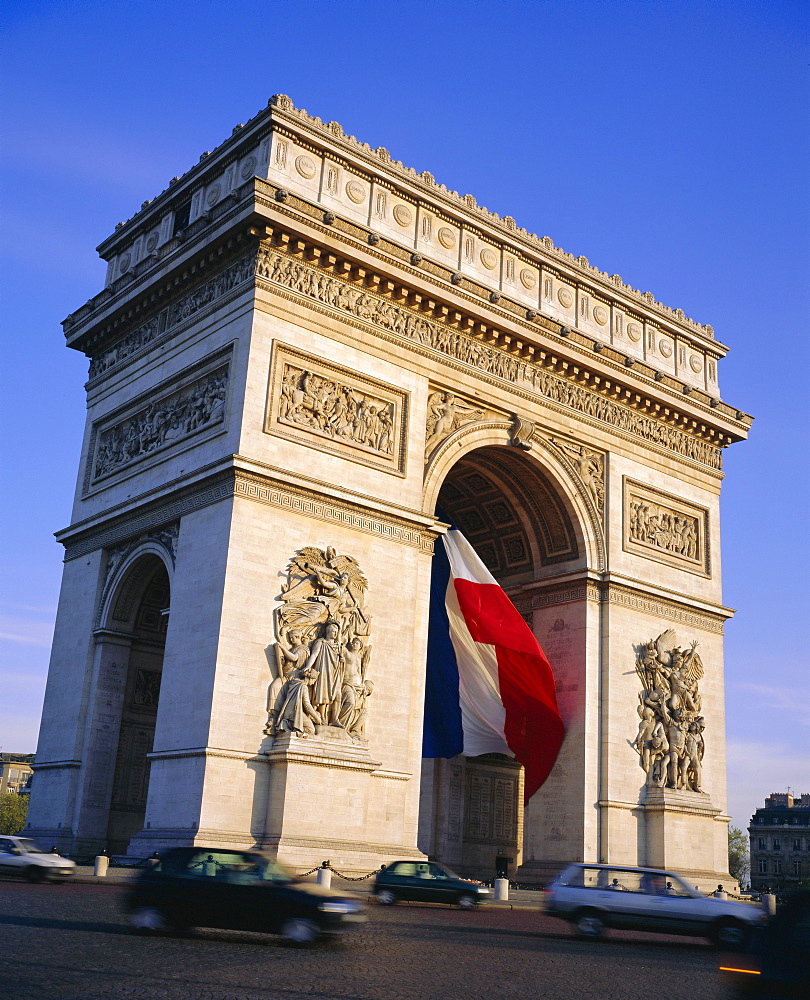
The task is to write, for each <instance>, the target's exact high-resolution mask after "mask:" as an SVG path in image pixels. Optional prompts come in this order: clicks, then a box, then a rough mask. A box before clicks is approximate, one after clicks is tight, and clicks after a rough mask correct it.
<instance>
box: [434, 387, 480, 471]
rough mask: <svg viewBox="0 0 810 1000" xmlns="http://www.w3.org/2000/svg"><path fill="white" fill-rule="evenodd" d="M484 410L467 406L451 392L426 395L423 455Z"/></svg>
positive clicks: (477, 417)
mask: <svg viewBox="0 0 810 1000" xmlns="http://www.w3.org/2000/svg"><path fill="white" fill-rule="evenodd" d="M483 415H484V411H483V410H482V409H480V408H479V407H474V406H468V405H467V404H466V403H463V402H462V401H461V400H460V399H459V398H458V396H456V395H454V394H453V393H452V392H432V393H431V394H430V396H428V405H427V427H426V440H425V456H426V457H427V456H428V455H429V454H430V453H431V452H432V451H433V449H434V448H435V447H436V445H437V444H439V443H440V442H442V441H443V440H444V439H445V438H446V437H447V436H448V435H449V434H452V433H453V431H455V430H458V428H459V427H461V426H463V425H464V424H468V423H470V422H471V421H473V420H480V419H481V418H482V417H483Z"/></svg>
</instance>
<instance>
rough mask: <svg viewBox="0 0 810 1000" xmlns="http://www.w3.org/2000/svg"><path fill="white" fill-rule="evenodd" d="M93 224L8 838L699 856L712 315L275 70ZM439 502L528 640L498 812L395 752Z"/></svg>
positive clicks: (715, 737) (478, 783)
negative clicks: (517, 732) (318, 103)
mask: <svg viewBox="0 0 810 1000" xmlns="http://www.w3.org/2000/svg"><path fill="white" fill-rule="evenodd" d="M99 251H100V253H101V256H102V257H103V258H104V259H105V260H106V261H107V279H106V284H105V287H104V288H103V290H102V291H100V292H99V293H98V294H97V295H96V296H95V297H94V298H92V299H91V300H90V301H89V302H87V303H86V304H85V305H83V306H81V307H80V308H79V309H77V310H76V311H75V312H74V313H72V314H71V315H70V316H69V317H68V318H67V319H66V320H65V323H64V329H65V336H66V339H67V343H68V346H69V347H71V348H72V349H74V350H79V351H82V352H83V353H84V354H86V355H87V357H88V359H89V363H90V369H89V376H88V381H87V385H86V391H87V406H88V416H87V426H86V431H85V437H84V443H83V447H82V456H81V463H80V469H79V476H78V483H77V489H76V497H75V504H74V509H73V517H72V523H71V524H70V526H69V527H67V528H65V529H64V530H63V531H61V532H59V534H58V539H59V541H60V542H61V543H62V544H63V545H64V547H65V569H64V582H63V587H62V594H61V598H60V605H59V612H58V619H57V625H56V633H55V638H54V644H53V653H52V661H51V669H50V674H49V680H48V687H47V693H46V699H45V707H44V715H43V725H42V732H41V736H40V742H39V748H38V751H37V763H36V775H35V781H34V786H33V787H34V790H33V795H32V801H31V810H30V827H29V830H30V832H31V833H32V834H36V835H38V836H40V837H41V838H42V839H43V840H44V841H45V842H46V843H49V844H50V843H54V844H57V845H58V846H59V848H60V849H61V850H64V851H68V852H71V851H72V852H77V853H95V852H97V851H99V850H101V849H102V848H104V847H106V848H107V849H108V850H110V851H114V852H119V853H124V852H126V853H130V854H135V855H140V856H145V855H148V854H150V853H151V852H152V851H154V850H162V849H165V848H166V847H168V846H171V845H174V844H200V845H211V846H237V847H251V846H254V845H259V846H261V847H263V848H265V849H267V850H269V851H272V852H274V853H275V854H277V855H278V857H279V858H280V859H281V860H282V861H287V862H289V863H291V864H292V865H294V866H302V867H304V868H311V867H313V865H315V864H318V863H320V862H321V861H322V860H323V858H324V857H329V858H330V859H331V860H332V862H333V864H335V866H336V867H338V868H339V869H341V870H344V871H345V870H352V871H357V872H363V871H366V872H367V871H371V870H372V869H374V868H376V867H378V865H380V864H381V863H385V862H388V861H390V860H392V859H394V858H397V857H414V858H417V857H423V856H424V855H429V856H431V857H435V858H437V859H439V860H441V861H444V862H447V863H450V864H455V865H458V866H459V867H461V868H462V869H463V870H464V871H465V872H466V873H469V874H491V873H492V872H493V871H494V868H495V863H496V858H501V859H503V858H506V857H509V858H512V859H513V864H512V867H511V869H510V871H511V872H514V870H515V868H516V867H517V866H519V873H520V877H521V878H522V879H525V880H531V879H535V880H541V879H544V878H547V877H548V875H549V874H551V873H552V872H554V871H556V870H558V869H559V868H560V867H561V866H562V865H563V864H565V863H566V862H569V861H575V860H586V861H607V862H613V863H627V864H649V865H667V866H669V867H670V868H673V869H675V870H678V871H681V872H683V873H685V874H687V875H688V876H689V877H690V878H693V879H695V878H698V877H699V878H700V879H702V880H704V881H705V882H706V883H707V884H710V883H712V882H716V881H717V880H721V881H726V882H727V872H726V864H727V855H726V825H727V822H728V817H727V816H726V815H725V812H724V809H725V798H726V793H725V755H724V721H723V650H722V634H723V623H724V621H725V619H726V618H728V616H729V615H730V613H731V612H730V611H729V610H728V609H726V608H724V607H723V606H722V603H721V589H720V562H719V557H718V552H719V520H718V507H719V492H720V484H721V477H722V474H721V453H722V449H723V448H725V447H726V446H728V445H729V444H732V443H733V442H735V441H739V440H741V439H743V438H744V437H745V436H746V434H747V431H748V428H749V427H750V424H751V418H750V417H748V416H747V415H746V414H745V413H744V412H742V411H741V410H738V409H737V408H736V407H734V406H729V405H728V404H726V403H725V402H723V401H722V400H721V397H720V390H719V388H718V382H717V365H718V362H719V361H720V359H721V358H722V357H723V356H724V354H725V353H726V348H725V347H724V346H723V345H722V344H721V343H719V341H718V340H717V339H716V338H715V336H714V331H713V330H712V328H711V327H709V326H704V325H701V324H700V323H697V322H695V321H693V320H691V319H689V318H688V317H687V316H685V315H684V313H683V312H682V311H680V310H673V309H670V308H667V307H666V306H663V305H662V304H661V303H660V302H658V301H656V300H655V298H654V297H653V296H652V295H651V294H649V293H646V292H645V293H641V292H639V291H637V290H636V289H634V288H631V287H629V286H628V285H627V284H625V283H624V282H623V281H622V279H621V278H620V277H619V276H618V275H616V274H612V275H610V274H607V273H606V272H604V271H601V270H599V269H598V268H596V267H593V266H591V265H590V264H589V262H588V261H587V260H586V259H585V258H584V257H577V258H575V257H573V256H571V255H570V254H568V253H565V252H564V251H562V250H560V249H559V248H558V247H556V246H555V245H554V243H553V242H552V240H550V239H548V238H547V237H544V238H542V239H539V238H537V237H535V236H533V235H531V234H530V233H528V232H526V230H524V229H521V228H520V227H519V226H518V225H517V223H516V222H515V221H514V220H513V219H511V218H509V217H506V218H500V217H499V216H497V215H494V214H492V213H490V212H488V211H487V210H485V209H483V208H480V207H479V206H478V205H477V203H476V201H475V199H474V198H473V197H472V196H470V195H465V196H464V197H461V196H459V195H457V194H456V193H455V192H453V191H450V190H448V189H447V188H446V187H445V186H444V185H442V184H438V183H437V182H436V181H435V180H434V178H433V177H432V176H431V175H430V174H429V173H421V174H417V173H416V172H415V171H413V170H412V169H410V168H407V167H404V166H403V165H402V164H401V163H399V162H395V161H394V160H393V159H392V157H391V156H390V154H389V153H388V152H387V151H386V150H385V149H382V148H380V149H371V148H370V147H369V146H367V145H365V144H363V143H361V142H358V141H357V140H356V139H354V138H353V137H350V136H347V135H345V134H344V133H343V130H342V129H341V128H340V126H339V125H338V124H337V123H335V122H330V123H324V122H322V121H320V120H319V119H317V118H313V117H311V116H310V115H308V114H307V113H306V112H305V111H302V110H299V109H296V108H295V107H294V106H293V104H292V102H291V101H290V100H289V98H287V97H283V96H278V97H275V98H273V99H272V100H271V101H270V103H269V105H268V107H267V108H266V109H265V110H263V111H261V112H260V113H259V114H257V115H256V117H254V118H253V119H251V120H250V121H249V122H247V123H246V124H245V125H239V126H237V127H236V128H235V129H234V130H233V134H232V135H231V136H230V137H229V138H228V139H227V140H226V141H225V142H224V143H222V145H221V146H219V147H218V148H217V149H215V150H213V151H212V152H206V153H203V154H202V156H201V157H200V161H199V163H197V164H196V165H194V166H193V167H192V168H191V169H190V170H188V171H187V172H186V173H185V174H183V175H182V176H179V177H175V178H173V179H172V180H171V181H170V182H169V185H168V187H167V189H166V190H165V191H163V192H162V193H161V194H159V195H158V196H157V197H156V198H154V199H152V200H150V201H146V202H144V203H143V206H142V208H141V210H140V211H139V212H138V213H136V215H135V216H133V218H131V219H130V220H128V221H127V222H126V223H122V224H120V225H119V226H117V227H116V230H115V232H114V234H113V235H112V236H110V237H109V238H108V239H106V240H105V241H104V242H103V243H102V244H101V246H100V248H99ZM437 510H441V511H443V512H446V516H447V517H449V518H452V520H453V522H454V523H455V524H457V525H458V526H459V527H460V528H461V529H462V531H463V532H464V533H465V534H466V535H467V537H468V538H469V539H470V542H471V543H472V545H473V546H474V547H475V549H476V551H477V552H478V553H479V555H480V556H481V558H482V559H483V560H484V562H485V563H486V564H487V566H488V567H489V568H490V570H491V572H492V573H493V574H494V576H495V577H496V578H497V579H498V581H499V582H500V583H501V585H502V586H503V587H504V588H505V589H506V591H507V592H508V593H509V595H510V596H511V598H512V600H513V601H514V603H515V604H516V606H517V608H518V609H519V611H520V612H521V614H523V616H524V617H525V619H526V621H527V622H528V623H529V624H530V626H531V628H532V629H533V630H534V632H535V634H536V635H537V637H538V639H539V641H540V643H541V645H542V646H543V647H544V649H545V650H546V653H547V654H548V657H549V660H550V662H551V664H552V667H553V668H554V672H555V677H556V682H557V696H558V700H559V704H560V707H561V711H562V713H563V716H564V719H565V722H566V727H567V735H566V740H565V743H564V746H563V749H562V751H561V754H560V757H559V759H558V761H557V764H556V766H555V768H554V770H553V772H552V774H551V776H550V778H549V780H548V782H547V783H546V785H545V786H544V787H543V788H542V789H541V790H540V792H539V793H537V794H536V795H535V796H534V797H533V798H532V799H531V800H530V802H529V803H528V804H527V806H526V807H525V809H524V808H523V804H522V773H521V769H520V767H519V765H517V764H516V763H515V762H514V761H513V760H511V759H510V758H505V757H501V756H499V755H485V756H483V757H479V758H475V759H469V760H468V759H465V758H464V757H458V758H455V759H453V760H449V761H444V760H437V761H432V760H430V761H424V762H423V761H422V759H421V735H422V714H423V701H424V676H425V650H426V642H427V613H428V593H429V584H430V572H431V556H432V553H433V546H434V543H435V541H436V540H437V538H438V537H439V535H440V534H441V533H442V532H443V531H444V530H445V528H446V525H445V524H444V523H443V522H442V521H441V519H440V517H439V516H438V515H437ZM679 643H680V644H679ZM704 737H705V738H704ZM639 765H640V766H639ZM504 863H505V862H504Z"/></svg>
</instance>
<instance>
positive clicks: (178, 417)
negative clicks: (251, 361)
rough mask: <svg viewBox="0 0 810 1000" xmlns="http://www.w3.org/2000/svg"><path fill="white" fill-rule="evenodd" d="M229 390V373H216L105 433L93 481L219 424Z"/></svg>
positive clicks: (101, 436) (98, 450) (101, 435)
mask: <svg viewBox="0 0 810 1000" xmlns="http://www.w3.org/2000/svg"><path fill="white" fill-rule="evenodd" d="M227 387H228V374H227V372H224V371H221V372H215V373H214V374H212V375H208V376H207V377H206V378H203V379H200V380H199V381H198V382H195V383H194V384H193V385H191V386H189V387H188V388H187V389H184V390H182V391H181V392H176V393H174V394H173V395H170V396H166V397H164V398H163V399H161V400H158V401H156V402H154V403H150V404H149V405H148V406H147V407H146V409H144V410H141V411H140V413H136V414H135V415H134V416H131V417H128V418H127V419H126V420H122V421H121V422H120V423H118V424H115V426H113V427H110V428H108V429H107V430H105V431H102V433H101V434H100V436H99V442H98V446H97V448H96V458H95V462H94V464H93V478H95V479H97V478H98V477H99V476H104V475H107V474H108V473H110V472H114V471H115V470H116V469H117V468H119V467H120V466H122V465H126V464H127V463H129V462H132V461H134V460H135V459H137V458H142V457H143V456H144V455H148V454H150V453H151V452H153V451H157V450H158V449H159V448H162V447H163V446H164V445H167V444H170V443H171V442H172V441H176V440H178V439H179V438H183V437H185V436H186V435H187V434H191V433H192V432H193V431H195V430H198V429H199V428H201V427H205V426H208V425H210V424H215V423H218V422H219V421H220V420H222V419H223V416H224V414H225V395H226V392H227Z"/></svg>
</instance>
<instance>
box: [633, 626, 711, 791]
mask: <svg viewBox="0 0 810 1000" xmlns="http://www.w3.org/2000/svg"><path fill="white" fill-rule="evenodd" d="M697 645H698V644H697V642H696V641H694V642H692V643H691V645H690V646H689V648H688V649H685V650H684V649H681V648H680V647H679V646H676V645H675V631H674V629H667V631H666V632H662V633H661V635H659V636H658V638H657V639H650V641H649V642H647V643H645V644H643V645H641V646H639V647H638V648H637V653H638V655H637V656H636V673H637V674H638V676H639V679H640V680H641V684H642V688H643V690H642V691H641V692H640V693H639V696H638V698H639V705H638V714H639V719H640V722H639V726H638V733H637V735H636V738H635V740H633V741H632V742H631V741H628V742H630V745H631V746H632V747H633V748H634V749H635V751H636V753H638V755H639V763H640V764H641V767H642V768H643V770H644V772H645V774H646V775H647V779H646V783H647V785H657V786H659V787H660V788H663V787H667V788H680V789H683V790H685V791H692V792H702V791H703V789H702V788H701V781H702V771H703V768H702V762H703V753H704V743H703V730H704V729H705V728H706V724H705V722H704V719H703V716H702V715H701V714H700V693H699V692H698V681H699V680H701V678H702V677H703V662H702V660H701V659H700V657H699V656H698V653H697Z"/></svg>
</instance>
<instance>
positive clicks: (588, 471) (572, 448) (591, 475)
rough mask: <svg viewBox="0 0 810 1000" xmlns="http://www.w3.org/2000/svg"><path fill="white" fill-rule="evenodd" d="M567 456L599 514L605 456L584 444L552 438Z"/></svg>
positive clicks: (602, 495)
mask: <svg viewBox="0 0 810 1000" xmlns="http://www.w3.org/2000/svg"><path fill="white" fill-rule="evenodd" d="M551 440H552V441H553V442H554V444H556V445H557V447H558V448H560V449H561V450H562V451H563V452H565V454H566V455H567V456H568V458H569V459H570V460H571V461H572V462H573V463H574V466H575V468H576V470H577V472H578V473H579V478H580V479H581V480H582V482H583V483H584V484H585V489H586V490H587V491H588V493H590V495H591V499H592V500H593V502H594V504H595V505H596V509H597V510H598V511H599V513H600V514H603V513H604V510H605V456H604V455H602V454H600V453H599V452H598V451H592V450H591V449H590V448H586V447H585V445H582V444H575V443H574V442H573V441H566V440H564V439H563V438H556V437H555V438H552V439H551Z"/></svg>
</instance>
